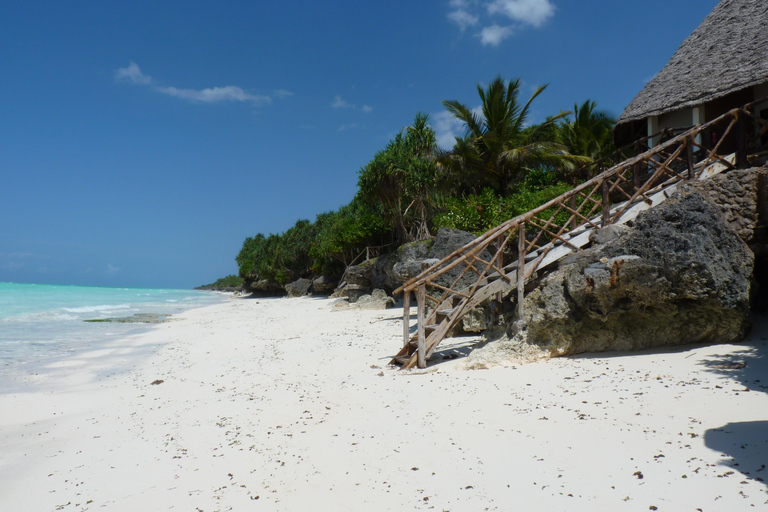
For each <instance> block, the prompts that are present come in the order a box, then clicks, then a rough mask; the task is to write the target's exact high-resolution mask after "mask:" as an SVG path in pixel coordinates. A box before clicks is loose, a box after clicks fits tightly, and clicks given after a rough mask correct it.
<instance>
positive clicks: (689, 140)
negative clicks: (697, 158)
mask: <svg viewBox="0 0 768 512" xmlns="http://www.w3.org/2000/svg"><path fill="white" fill-rule="evenodd" d="M685 152H686V155H687V157H688V179H689V180H693V179H696V169H695V168H694V167H693V137H691V136H690V135H689V136H688V137H686V139H685Z"/></svg>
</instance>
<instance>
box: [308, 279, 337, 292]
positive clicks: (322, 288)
mask: <svg viewBox="0 0 768 512" xmlns="http://www.w3.org/2000/svg"><path fill="white" fill-rule="evenodd" d="M338 284H339V282H338V281H336V280H335V279H331V278H330V277H328V276H319V277H316V278H315V279H314V281H312V291H313V293H315V294H317V295H330V294H332V293H333V290H334V289H335V288H336V286H337V285H338Z"/></svg>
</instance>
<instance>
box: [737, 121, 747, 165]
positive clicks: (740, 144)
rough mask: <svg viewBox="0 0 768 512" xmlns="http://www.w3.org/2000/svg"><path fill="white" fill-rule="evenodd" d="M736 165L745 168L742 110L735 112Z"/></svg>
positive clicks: (745, 131)
mask: <svg viewBox="0 0 768 512" xmlns="http://www.w3.org/2000/svg"><path fill="white" fill-rule="evenodd" d="M736 115H737V116H738V117H737V118H736V167H737V168H738V169H746V168H747V165H748V164H747V127H746V117H747V116H745V115H744V112H743V111H741V110H739V111H738V112H736Z"/></svg>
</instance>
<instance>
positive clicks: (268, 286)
mask: <svg viewBox="0 0 768 512" xmlns="http://www.w3.org/2000/svg"><path fill="white" fill-rule="evenodd" d="M246 290H247V291H249V292H251V293H252V294H253V295H254V296H257V297H258V296H278V295H285V288H283V286H282V285H281V284H280V283H278V282H277V281H270V280H268V279H259V280H257V281H251V282H249V283H247V285H246Z"/></svg>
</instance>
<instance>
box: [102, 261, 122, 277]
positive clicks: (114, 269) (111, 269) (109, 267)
mask: <svg viewBox="0 0 768 512" xmlns="http://www.w3.org/2000/svg"><path fill="white" fill-rule="evenodd" d="M120 270H122V269H121V268H120V267H116V266H114V265H113V264H111V263H107V270H105V273H106V274H109V275H114V274H117V273H118V272H120Z"/></svg>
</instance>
